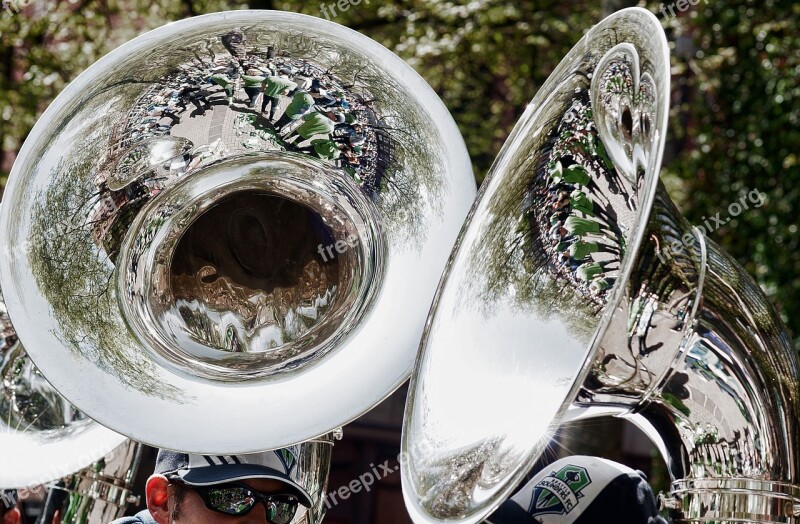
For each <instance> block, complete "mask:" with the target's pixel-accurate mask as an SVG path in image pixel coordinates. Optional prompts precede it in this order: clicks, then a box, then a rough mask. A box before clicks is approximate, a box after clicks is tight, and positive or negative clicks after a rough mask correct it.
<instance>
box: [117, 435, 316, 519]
mask: <svg viewBox="0 0 800 524" xmlns="http://www.w3.org/2000/svg"><path fill="white" fill-rule="evenodd" d="M296 465H297V456H296V455H295V454H294V452H292V451H291V450H290V449H279V450H275V451H265V452H263V453H254V454H250V455H231V456H206V455H188V454H186V453H177V452H174V451H165V450H161V451H160V452H159V453H158V458H157V459H156V468H155V472H154V473H153V475H152V476H151V477H150V478H149V479H148V480H147V486H146V488H145V489H146V499H147V509H146V510H144V511H141V512H139V513H138V514H136V516H133V517H124V518H122V519H119V520H116V521H114V524H168V523H174V524H181V523H198V522H203V523H205V524H214V523H228V522H234V520H232V519H235V522H245V521H246V522H271V523H273V524H289V522H291V521H292V519H293V518H294V515H295V513H296V511H297V506H298V504H302V505H303V506H305V507H310V506H311V504H312V501H311V496H310V495H309V494H308V492H307V491H306V490H305V489H304V488H303V487H302V486H300V485H299V484H297V483H296V482H295V481H294V480H293V479H292V478H291V472H292V470H293V469H294V468H295V467H296ZM245 516H247V517H245ZM244 519H247V520H244Z"/></svg>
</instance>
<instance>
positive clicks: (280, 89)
mask: <svg viewBox="0 0 800 524" xmlns="http://www.w3.org/2000/svg"><path fill="white" fill-rule="evenodd" d="M290 72H291V71H289V69H288V68H283V69H281V70H280V73H279V74H278V76H272V75H270V76H268V77H267V78H266V79H264V100H263V101H262V102H261V112H262V113H263V112H264V111H265V110H266V108H267V104H272V105H271V106H270V108H269V120H270V121H272V120H273V119H274V118H275V112H276V111H277V110H278V106H279V105H280V103H281V99H280V95H282V94H284V93H286V92H288V91H291V90H292V89H294V88H295V87H297V84H296V83H294V82H292V81H291V80H289V73H290Z"/></svg>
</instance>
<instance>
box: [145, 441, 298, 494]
mask: <svg viewBox="0 0 800 524" xmlns="http://www.w3.org/2000/svg"><path fill="white" fill-rule="evenodd" d="M297 459H298V457H297V451H296V449H294V448H281V449H276V450H273V451H264V452H262V453H250V454H246V455H194V454H190V453H179V452H176V451H169V450H163V449H162V450H160V451H159V452H158V457H157V458H156V467H155V471H154V472H153V473H154V474H157V475H164V476H167V477H170V476H172V477H177V478H179V479H180V480H181V481H182V482H183V483H185V484H187V485H189V486H213V485H215V484H223V483H226V482H236V481H241V480H248V479H272V480H278V481H280V482H282V483H283V484H284V485H285V486H286V488H287V490H288V492H289V493H291V494H292V495H295V496H297V498H298V499H299V501H300V503H301V504H302V505H303V506H306V507H311V505H312V501H311V496H310V495H309V493H308V491H306V489H305V488H303V486H301V485H300V484H298V483H297V482H296V481H295V480H294V479H293V478H292V473H293V472H294V469H295V468H296V467H297Z"/></svg>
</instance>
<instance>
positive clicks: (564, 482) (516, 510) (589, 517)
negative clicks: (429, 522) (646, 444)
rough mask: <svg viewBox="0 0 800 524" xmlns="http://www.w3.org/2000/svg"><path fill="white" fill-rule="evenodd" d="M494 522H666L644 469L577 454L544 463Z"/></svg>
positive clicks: (488, 519)
mask: <svg viewBox="0 0 800 524" xmlns="http://www.w3.org/2000/svg"><path fill="white" fill-rule="evenodd" d="M486 522H488V523H490V524H523V523H524V524H606V523H608V524H612V523H613V524H666V522H667V521H666V520H664V519H663V518H662V517H661V516H660V515H659V512H658V506H657V504H656V501H655V497H654V496H653V490H652V488H651V487H650V485H649V484H648V483H647V479H646V478H645V477H644V474H643V473H641V472H639V471H635V470H633V469H631V468H629V467H627V466H624V465H622V464H619V463H617V462H613V461H611V460H606V459H601V458H598V457H586V456H581V455H575V456H571V457H566V458H563V459H560V460H557V461H556V462H553V463H552V464H550V465H549V466H547V467H546V468H544V469H542V470H541V471H540V472H539V473H537V474H536V476H534V477H533V479H531V481H530V482H528V483H527V484H526V485H525V486H524V487H523V488H522V489H521V490H519V491H518V492H517V493H516V494H515V495H514V496H513V497H512V498H510V499H509V500H507V501H506V502H504V503H503V504H502V505H501V506H500V507H499V508H498V509H497V511H495V512H494V513H493V514H492V515H491V516H490V517H489V518H487V519H486Z"/></svg>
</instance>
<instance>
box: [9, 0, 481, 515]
mask: <svg viewBox="0 0 800 524" xmlns="http://www.w3.org/2000/svg"><path fill="white" fill-rule="evenodd" d="M474 195H475V184H474V179H473V176H472V168H471V165H470V162H469V157H468V155H467V152H466V148H465V146H464V143H463V141H462V140H461V137H460V134H459V132H458V129H457V127H456V126H455V123H454V122H453V120H452V118H451V117H450V115H449V114H448V113H447V111H446V109H445V108H444V106H443V104H442V103H441V101H440V100H439V99H438V98H437V97H436V95H435V93H434V92H433V91H432V90H431V89H430V87H429V86H428V85H427V84H425V82H424V81H423V80H422V79H421V78H420V77H419V76H418V75H417V74H416V73H415V72H414V71H413V70H412V69H411V67H409V66H408V65H407V64H405V63H404V62H403V61H402V60H401V59H399V58H398V57H397V56H395V55H393V54H392V53H391V52H389V51H388V50H386V49H385V48H383V47H382V46H380V45H379V44H377V43H376V42H374V41H372V40H369V39H368V38H366V37H364V36H362V35H360V34H358V33H356V32H354V31H351V30H348V29H346V28H344V27H341V26H339V25H337V24H334V23H330V22H326V21H323V20H319V19H316V18H312V17H308V16H303V15H298V14H293V13H280V12H272V11H235V12H226V13H217V14H212V15H206V16H199V17H196V18H192V19H188V20H183V21H180V22H175V23H171V24H169V25H168V26H165V27H162V28H160V29H156V30H154V31H151V32H149V33H147V34H145V35H142V36H140V37H138V38H136V39H134V40H133V41H131V42H129V43H127V44H125V45H124V46H122V47H120V48H118V49H117V50H115V51H113V52H112V53H110V54H109V55H108V56H106V57H104V58H103V59H101V60H100V61H98V62H97V63H96V64H94V65H92V66H91V67H90V68H89V69H88V70H86V71H85V72H84V73H83V74H81V75H80V76H79V77H78V78H77V79H75V80H74V81H73V82H72V83H71V84H70V85H69V86H68V87H67V88H66V89H65V91H64V92H63V93H62V94H61V95H60V96H59V97H58V98H57V99H56V100H55V101H54V102H53V103H52V104H51V105H50V107H49V108H48V109H47V111H46V112H45V113H44V115H43V116H42V117H41V119H40V120H39V122H38V123H37V124H36V126H35V127H34V129H33V130H32V132H31V133H30V135H29V137H28V139H27V140H26V142H25V144H24V146H23V148H22V150H21V151H20V154H19V156H18V158H17V161H16V163H15V165H14V168H13V170H12V173H11V176H10V179H9V183H8V186H7V188H6V190H5V200H6V202H8V203H9V205H5V206H3V207H2V212H0V244H2V245H3V246H4V247H5V249H6V253H7V256H5V257H2V260H0V280H1V281H2V288H3V291H4V293H5V298H6V301H7V304H8V310H9V313H10V315H11V318H12V319H13V321H14V325H15V327H16V328H17V330H18V332H19V336H20V338H21V339H22V340H23V341H24V342H25V345H26V348H27V350H28V352H29V354H30V356H31V358H32V359H33V361H34V362H35V363H36V365H37V366H38V368H39V369H40V370H41V372H42V374H43V375H44V376H45V377H47V380H48V381H49V382H51V383H52V384H53V386H54V387H55V388H57V389H58V391H59V392H60V393H62V394H63V395H64V396H65V397H66V398H67V399H69V401H70V402H72V403H73V404H74V405H75V406H77V407H78V408H79V409H80V410H81V411H82V412H84V413H86V415H87V416H89V417H91V418H92V419H94V420H97V421H98V422H99V423H101V424H103V425H105V426H107V427H109V428H112V429H113V430H115V431H119V432H120V433H122V434H125V435H126V436H128V437H131V438H133V439H135V440H137V441H140V442H143V443H147V444H149V445H152V446H156V447H162V448H174V447H179V448H180V450H181V451H185V452H190V453H205V454H242V453H249V452H257V451H262V450H265V449H275V448H282V447H287V446H294V445H301V446H306V447H309V448H314V449H315V450H316V451H314V452H313V453H316V455H313V453H312V455H313V456H314V457H316V458H309V460H310V461H311V462H313V464H309V468H311V469H312V470H314V472H313V474H312V473H308V474H309V475H310V477H309V479H310V480H309V482H310V483H311V484H313V486H311V487H310V489H312V490H313V489H316V490H318V491H319V492H320V494H321V491H322V490H323V489H324V479H325V478H326V477H327V464H326V457H328V456H329V453H330V442H329V441H326V442H320V441H318V440H315V441H314V443H312V444H309V443H308V441H309V440H310V439H315V438H316V437H317V436H318V435H324V434H327V433H329V432H331V431H332V430H333V429H334V428H337V427H339V426H341V425H343V424H345V423H347V422H349V421H351V420H353V419H355V418H356V417H358V416H359V415H361V414H362V413H364V412H365V411H367V410H369V409H370V408H371V407H372V406H374V405H375V404H377V403H378V402H379V401H380V400H381V399H383V398H385V397H386V396H388V395H389V394H390V393H391V392H392V391H393V390H394V389H395V388H396V387H397V386H399V385H400V384H402V383H403V382H404V381H405V380H406V379H407V378H408V376H409V374H410V371H411V366H412V363H413V360H414V356H415V352H416V349H417V344H418V342H419V338H420V336H421V334H422V331H423V327H424V322H425V316H426V312H427V310H428V307H429V305H430V302H431V300H432V298H433V293H434V291H435V288H436V283H437V282H438V279H439V276H440V274H441V272H442V270H443V268H444V266H445V263H446V260H447V256H448V254H449V251H450V248H451V246H452V244H453V242H454V240H455V238H456V235H457V233H458V230H459V228H460V226H461V224H462V222H463V220H464V218H465V216H466V213H467V210H468V208H469V205H470V203H471V202H472V200H473V198H474ZM12 203H13V205H12ZM301 442H303V443H305V444H297V443H301ZM320 501H321V498H320ZM318 506H319V510H320V511H319V513H321V509H322V507H321V506H320V505H319V504H318ZM320 516H321V515H313V516H311V517H310V520H314V519H317V520H318V519H319V518H320Z"/></svg>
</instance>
